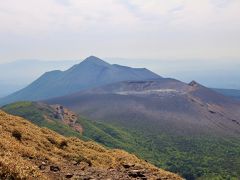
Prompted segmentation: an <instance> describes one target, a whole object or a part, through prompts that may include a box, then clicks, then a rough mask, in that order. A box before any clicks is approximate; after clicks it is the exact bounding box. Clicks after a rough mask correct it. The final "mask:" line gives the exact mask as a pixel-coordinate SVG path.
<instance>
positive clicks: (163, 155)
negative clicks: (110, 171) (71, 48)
mask: <svg viewBox="0 0 240 180" xmlns="http://www.w3.org/2000/svg"><path fill="white" fill-rule="evenodd" d="M39 104H40V105H39ZM48 109H49V106H48V105H46V104H43V103H33V102H32V103H30V102H24V103H23V102H19V103H14V104H10V105H7V106H4V107H3V110H4V111H6V112H9V113H11V114H14V115H19V116H22V117H25V118H26V119H29V120H31V122H33V123H35V124H38V125H40V126H43V127H44V126H45V127H46V126H47V125H48V124H47V123H46V122H45V117H46V116H47V117H48V118H49V117H54V116H55V114H56V112H55V110H54V111H49V110H48ZM64 109H65V108H64ZM65 111H67V110H65ZM67 112H68V111H67ZM76 117H77V118H78V119H77V121H76V123H78V124H81V126H82V127H83V134H79V132H76V131H74V130H73V129H70V128H67V130H66V128H65V127H63V126H57V125H54V126H47V127H49V128H51V129H52V130H55V131H56V132H59V133H61V134H64V135H66V136H69V135H70V136H76V137H81V138H84V139H91V140H94V141H97V142H99V143H101V144H104V145H106V146H108V147H111V148H118V149H124V150H126V151H128V152H131V153H134V154H136V155H138V157H141V158H143V159H146V160H148V161H149V162H151V163H154V164H155V165H157V166H158V167H161V168H164V169H167V170H170V171H172V172H176V173H179V174H181V175H182V176H183V177H185V178H186V179H196V178H198V177H201V178H203V179H213V178H216V179H217V178H219V179H221V178H222V179H227V178H230V177H232V179H234V177H235V178H237V177H238V176H240V171H239V167H240V164H239V162H240V141H239V138H229V137H228V138H226V137H216V136H215V137H213V136H193V137H190V136H173V135H169V134H167V133H163V132H161V131H159V133H156V134H154V133H153V134H151V135H149V133H148V132H145V131H142V129H137V128H134V129H133V128H126V127H121V126H119V125H114V124H109V123H104V122H99V121H98V122H95V121H91V120H89V119H86V118H83V117H82V116H78V115H76ZM52 120H53V121H56V122H59V119H58V120H54V119H52ZM39 122H44V123H39ZM56 127H57V128H56ZM213 149H214V151H213Z"/></svg>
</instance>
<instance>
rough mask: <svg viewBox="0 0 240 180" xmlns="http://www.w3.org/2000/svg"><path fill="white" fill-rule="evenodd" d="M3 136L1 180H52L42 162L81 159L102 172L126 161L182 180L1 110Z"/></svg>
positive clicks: (0, 144) (0, 141)
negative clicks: (9, 179) (42, 166)
mask: <svg viewBox="0 0 240 180" xmlns="http://www.w3.org/2000/svg"><path fill="white" fill-rule="evenodd" d="M14 133H15V135H16V134H17V135H16V136H17V138H16V137H15V136H14V135H13V134H14ZM0 137H1V138H0V179H1V178H3V179H5V178H14V179H49V178H50V176H49V175H48V174H47V173H44V172H43V171H40V170H39V168H38V167H39V163H41V162H48V163H50V164H55V165H59V166H61V165H64V164H68V162H70V161H77V160H78V159H80V160H81V161H86V162H88V163H91V165H92V166H93V167H99V168H103V169H107V168H115V167H118V166H120V165H121V164H123V163H124V162H128V163H134V164H138V165H140V166H142V167H144V168H145V169H148V170H151V172H153V173H155V174H159V175H161V176H162V177H168V178H169V179H181V178H180V177H179V176H177V175H175V174H172V173H169V172H166V171H164V170H161V169H158V168H156V167H154V166H152V165H151V164H149V163H147V162H145V161H143V160H140V159H138V158H137V157H136V156H134V155H131V154H129V153H127V152H125V151H122V150H109V149H106V148H104V147H102V146H100V145H98V144H96V143H94V142H85V141H82V140H80V139H78V138H66V137H63V136H61V135H59V134H57V133H55V132H53V131H51V130H49V129H46V128H39V127H37V126H35V125H33V124H32V123H30V122H28V121H27V120H24V119H23V118H20V117H16V116H12V115H8V114H6V113H4V112H2V111H0ZM18 137H20V138H18Z"/></svg>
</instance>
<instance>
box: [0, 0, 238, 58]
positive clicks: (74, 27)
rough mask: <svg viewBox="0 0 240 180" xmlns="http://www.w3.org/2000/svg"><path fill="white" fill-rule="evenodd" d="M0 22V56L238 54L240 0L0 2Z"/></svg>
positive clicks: (215, 55)
mask: <svg viewBox="0 0 240 180" xmlns="http://www.w3.org/2000/svg"><path fill="white" fill-rule="evenodd" d="M0 22H1V24H0V38H1V40H2V41H1V42H0V49H1V50H0V51H1V56H0V59H4V58H8V59H10V58H18V57H19V58H21V57H33V56H34V57H36V58H38V57H40V58H42V57H50V58H52V57H53V58H60V57H61V59H62V58H66V57H69V56H70V58H75V57H77V56H86V55H89V54H90V53H91V54H96V55H101V56H108V57H109V56H115V57H116V56H125V57H154V58H157V57H181V58H184V57H196V56H197V57H223V56H233V57H240V49H239V47H240V44H239V42H240V36H239V31H240V1H239V0H198V1H193V0H147V1H146V0H101V1H99V0H21V1H19V0H7V1H6V0H0ZM3 49H4V50H3ZM80 50H81V52H79V51H80Z"/></svg>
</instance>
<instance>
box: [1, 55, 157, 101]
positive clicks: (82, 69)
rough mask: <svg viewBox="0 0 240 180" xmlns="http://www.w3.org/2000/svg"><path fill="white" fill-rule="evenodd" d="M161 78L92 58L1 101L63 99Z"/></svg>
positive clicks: (47, 75)
mask: <svg viewBox="0 0 240 180" xmlns="http://www.w3.org/2000/svg"><path fill="white" fill-rule="evenodd" d="M156 78H160V76H158V75H157V74H155V73H153V72H151V71H149V70H147V69H145V68H130V67H125V66H120V65H111V64H108V63H106V62H104V61H103V60H101V59H99V58H97V57H94V56H90V57H88V58H87V59H85V60H84V61H83V62H81V63H80V64H78V65H75V66H73V67H72V68H70V69H68V70H66V71H51V72H47V73H45V74H44V75H42V76H41V77H40V78H38V79H37V80H36V81H34V82H33V83H32V84H30V85H29V86H27V87H26V88H24V89H22V90H20V91H18V92H16V93H14V94H12V95H9V96H7V97H5V98H3V99H0V104H2V105H3V104H7V103H11V102H15V101H19V100H20V101H21V100H39V99H46V98H51V97H57V96H63V95H67V94H70V93H73V92H77V91H80V90H83V89H88V88H92V87H97V86H100V85H105V84H109V83H113V82H119V81H124V80H146V79H156Z"/></svg>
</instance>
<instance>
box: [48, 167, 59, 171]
mask: <svg viewBox="0 0 240 180" xmlns="http://www.w3.org/2000/svg"><path fill="white" fill-rule="evenodd" d="M50 171H53V172H58V171H60V167H58V166H50Z"/></svg>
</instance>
